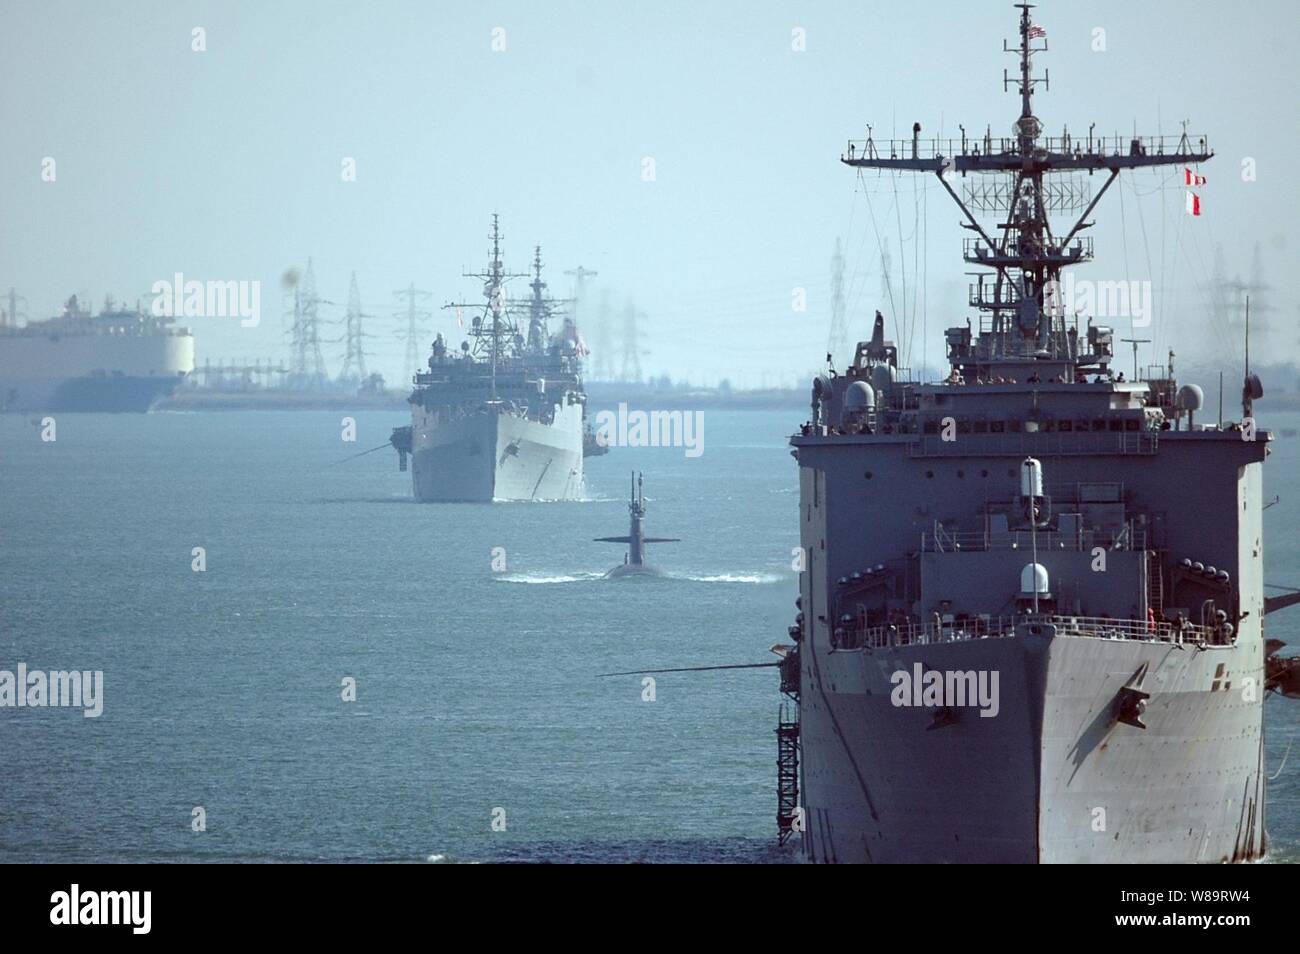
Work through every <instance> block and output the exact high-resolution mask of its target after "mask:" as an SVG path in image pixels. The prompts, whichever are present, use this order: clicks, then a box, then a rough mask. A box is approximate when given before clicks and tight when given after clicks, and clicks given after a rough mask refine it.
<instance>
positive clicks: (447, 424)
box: [391, 215, 586, 502]
mask: <svg viewBox="0 0 1300 954" xmlns="http://www.w3.org/2000/svg"><path fill="white" fill-rule="evenodd" d="M489 237H490V239H491V242H492V249H491V258H490V260H489V262H488V266H487V269H486V271H484V272H476V273H467V277H472V278H479V279H482V281H483V298H484V303H483V304H482V305H475V304H468V303H464V302H452V303H449V304H448V305H446V306H444V307H445V308H449V309H456V311H457V313H458V314H461V315H463V314H465V313H466V312H468V311H473V310H481V313H480V314H477V315H474V317H473V318H472V319H471V321H470V327H469V330H468V335H469V337H468V339H467V340H465V341H464V342H462V343H461V346H460V353H459V354H454V353H452V352H451V351H449V349H448V347H447V343H446V341H445V340H444V339H443V336H442V335H441V334H439V335H438V337H437V338H436V339H435V341H434V343H433V348H432V354H431V355H430V357H429V360H428V370H427V371H422V372H420V373H418V374H416V376H415V380H414V382H413V383H414V385H415V386H414V389H413V390H412V392H411V395H410V397H409V398H408V401H409V402H410V405H411V423H410V425H409V426H407V427H400V428H396V429H395V430H394V431H393V434H392V437H391V443H392V445H393V447H395V448H396V449H397V453H398V466H399V468H400V469H402V470H406V469H407V457H408V456H409V457H410V458H411V468H410V469H411V484H412V487H413V489H414V494H415V497H416V499H417V500H420V501H479V502H490V501H494V500H499V501H505V500H575V499H577V498H579V497H580V496H581V494H582V487H583V444H584V425H585V413H586V393H585V391H584V390H583V385H582V358H583V356H584V355H585V353H586V347H585V345H584V343H583V341H582V338H581V336H580V335H579V334H578V332H577V329H576V327H574V325H573V323H572V321H570V320H568V319H567V318H566V319H565V324H564V328H563V330H562V331H560V332H559V333H557V334H556V335H554V336H552V335H551V333H550V328H549V324H548V323H549V321H550V319H552V318H553V317H556V316H557V314H558V308H557V303H556V302H555V300H554V299H551V298H550V297H548V296H547V294H546V283H545V282H544V281H542V277H541V268H542V262H541V249H540V248H538V249H537V253H536V256H535V258H534V263H533V264H534V271H533V280H532V283H531V284H530V286H529V287H530V289H531V290H532V296H531V297H530V298H528V299H524V300H523V301H518V300H513V299H509V298H508V297H507V296H506V283H507V282H508V281H509V280H510V279H512V278H523V277H527V276H526V275H521V274H512V273H507V272H506V270H505V267H504V266H503V265H502V261H501V238H502V236H501V231H500V227H499V223H498V217H497V216H496V215H493V216H492V232H491V234H490V236H489ZM525 307H526V308H527V315H528V328H527V337H525V336H524V334H523V333H522V332H521V330H520V321H519V318H518V316H520V315H521V314H522V312H523V310H524V308H525Z"/></svg>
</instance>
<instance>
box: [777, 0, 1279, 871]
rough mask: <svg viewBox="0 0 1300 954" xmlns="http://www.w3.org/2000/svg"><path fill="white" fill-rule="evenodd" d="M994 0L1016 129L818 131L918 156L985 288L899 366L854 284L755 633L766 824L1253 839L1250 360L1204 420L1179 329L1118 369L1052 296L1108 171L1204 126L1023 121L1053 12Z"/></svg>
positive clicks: (825, 842)
mask: <svg viewBox="0 0 1300 954" xmlns="http://www.w3.org/2000/svg"><path fill="white" fill-rule="evenodd" d="M1017 6H1018V7H1019V9H1020V18H1019V38H1020V39H1019V43H1018V45H1016V46H1012V47H1009V48H1008V49H1009V51H1011V52H1014V53H1015V54H1016V55H1017V58H1018V71H1017V75H1016V76H1014V77H1012V78H1011V79H1010V82H1011V84H1012V85H1014V86H1015V87H1016V88H1017V89H1018V91H1019V95H1020V106H1021V110H1020V116H1019V117H1018V119H1017V121H1016V123H1015V127H1014V129H1015V134H1014V135H1013V136H1011V137H1010V138H1001V137H994V136H992V135H991V134H986V135H985V136H984V137H982V138H977V139H967V138H966V137H965V136H964V135H963V137H962V138H961V139H960V140H959V141H953V142H939V141H934V140H931V141H922V140H921V138H920V126H919V125H917V126H914V127H913V137H912V139H911V140H907V141H901V142H889V143H877V142H874V141H872V140H871V139H870V138H868V139H867V140H866V141H865V142H854V143H850V144H849V146H848V148H847V150H846V152H845V154H844V155H843V157H842V161H843V162H844V163H845V164H846V165H849V166H852V167H855V168H858V169H877V170H885V171H887V172H893V171H911V172H920V173H931V174H934V175H935V176H936V177H938V179H939V181H940V182H941V183H942V185H943V187H944V189H945V190H946V191H947V192H948V193H949V194H950V195H951V197H952V198H953V200H954V201H955V202H956V203H957V205H958V207H959V208H960V210H961V211H962V213H963V215H964V217H965V227H966V228H967V229H968V230H969V231H970V233H971V236H970V237H969V238H967V239H966V241H965V244H964V248H963V257H964V259H965V261H966V262H967V263H969V264H970V265H972V266H975V267H976V268H977V269H979V270H980V272H981V273H982V274H980V275H979V276H977V277H976V278H975V280H974V281H973V282H972V284H971V285H970V289H969V298H968V304H969V305H970V306H971V308H972V309H974V310H975V311H976V312H977V313H978V316H979V317H978V318H977V319H976V321H975V322H971V321H968V322H967V323H966V324H965V325H963V326H959V327H955V328H951V329H949V330H948V332H947V349H948V360H949V363H950V367H951V370H950V373H949V374H948V376H947V378H946V380H944V381H942V382H941V383H923V382H921V381H918V380H914V379H913V377H912V376H911V375H910V373H909V372H908V370H907V369H906V368H904V367H901V366H900V356H899V353H898V349H897V348H896V347H895V346H894V345H893V344H892V343H891V342H890V341H887V340H886V339H885V323H884V318H883V316H882V315H881V314H880V313H879V312H877V314H876V320H875V325H874V329H873V335H872V338H871V339H870V340H869V341H864V342H861V343H859V344H858V345H857V348H856V352H855V354H854V356H853V360H852V363H851V364H850V365H849V366H848V368H847V369H846V370H845V371H844V372H843V373H839V374H836V373H834V372H830V373H828V374H825V375H822V376H820V377H819V378H818V379H817V380H816V381H815V383H814V387H813V396H812V413H811V418H810V420H809V422H808V423H807V424H806V425H804V427H803V428H802V429H801V432H800V433H798V434H797V435H795V436H794V437H793V438H792V439H791V443H792V445H793V447H794V453H795V456H796V457H797V459H798V463H799V468H800V494H801V507H800V531H801V544H802V551H803V554H804V557H805V559H806V567H805V570H804V572H803V573H802V576H801V581H800V597H799V615H798V618H797V620H796V623H795V625H794V626H793V627H791V630H790V635H791V637H792V638H793V639H794V640H795V647H793V648H792V649H791V648H787V647H778V648H779V649H781V651H782V652H783V653H785V655H786V661H785V662H784V663H783V689H784V690H785V691H786V692H787V694H788V695H789V696H791V698H793V699H795V700H796V701H797V702H798V703H799V718H798V721H797V724H796V723H795V722H793V721H791V720H788V719H783V720H782V728H781V730H780V731H782V732H784V733H785V735H784V736H782V739H783V748H782V752H783V756H782V759H783V761H782V800H781V806H782V807H781V810H780V821H781V826H782V829H783V832H785V833H787V834H788V833H798V834H800V837H801V838H802V845H803V849H804V852H805V854H806V855H807V856H808V857H809V858H811V859H813V860H816V861H832V862H835V861H838V862H850V861H859V862H868V861H870V862H1115V861H1143V862H1197V861H1202V862H1219V861H1237V860H1247V859H1252V858H1258V857H1260V856H1261V855H1262V854H1263V853H1264V850H1265V833H1264V800H1265V799H1264V795H1265V791H1264V780H1265V771H1264V761H1263V752H1264V749H1263V704H1264V697H1265V694H1266V693H1265V689H1266V683H1265V668H1266V650H1265V639H1264V622H1265V613H1266V612H1267V610H1268V609H1269V608H1270V607H1269V606H1268V605H1266V602H1265V598H1264V593H1263V577H1262V569H1263V550H1262V518H1261V512H1262V505H1263V499H1262V498H1263V488H1262V464H1263V462H1264V460H1265V459H1266V457H1267V455H1268V452H1269V450H1268V445H1269V441H1270V435H1269V434H1268V433H1267V432H1266V431H1263V430H1260V429H1257V428H1256V427H1255V425H1254V421H1253V414H1252V402H1253V401H1254V400H1255V399H1257V398H1258V397H1260V395H1261V394H1262V388H1261V387H1260V384H1259V381H1258V379H1257V378H1256V377H1254V376H1252V375H1250V374H1249V371H1248V372H1247V377H1246V380H1245V382H1244V386H1243V394H1242V420H1240V421H1235V422H1231V423H1228V424H1220V423H1216V422H1214V421H1213V420H1207V419H1206V417H1207V416H1206V415H1203V414H1202V413H1200V412H1201V406H1202V403H1203V399H1202V395H1201V392H1200V389H1199V388H1197V387H1195V386H1194V385H1186V386H1182V387H1179V386H1178V384H1177V383H1176V382H1175V380H1174V375H1173V366H1172V365H1173V357H1172V355H1171V356H1170V357H1169V360H1168V362H1167V364H1166V365H1165V366H1163V367H1162V368H1159V369H1153V370H1152V371H1151V372H1149V373H1147V374H1145V375H1143V376H1142V377H1141V379H1140V380H1126V379H1125V377H1124V374H1123V373H1122V371H1120V370H1119V369H1117V368H1115V367H1112V359H1113V358H1114V347H1115V337H1114V331H1113V330H1112V328H1110V327H1108V326H1105V325H1102V324H1097V323H1093V322H1092V321H1091V320H1089V318H1088V316H1087V315H1076V314H1070V313H1068V310H1067V309H1064V308H1062V307H1060V305H1061V302H1060V298H1059V291H1058V288H1059V285H1058V284H1057V283H1058V282H1059V281H1060V278H1061V274H1062V270H1063V269H1066V268H1068V267H1070V266H1074V265H1079V264H1082V263H1085V262H1087V261H1089V260H1090V259H1091V258H1092V242H1091V239H1090V238H1088V237H1087V236H1086V235H1085V234H1084V233H1085V231H1086V230H1087V229H1088V227H1089V226H1090V225H1091V224H1092V223H1091V222H1090V221H1088V216H1089V215H1091V214H1092V213H1093V211H1094V210H1095V209H1096V207H1097V205H1098V202H1099V201H1100V200H1101V198H1102V196H1103V195H1104V194H1105V192H1106V190H1107V188H1108V187H1109V186H1110V185H1111V184H1112V183H1113V182H1114V181H1115V180H1116V178H1117V177H1118V176H1119V175H1120V173H1121V172H1122V171H1124V170H1130V169H1138V168H1145V167H1152V166H1187V167H1189V168H1190V167H1194V166H1195V165H1196V164H1198V163H1202V162H1205V161H1207V160H1208V159H1210V158H1211V156H1212V155H1213V153H1212V152H1211V150H1210V149H1209V148H1208V146H1207V144H1206V141H1205V139H1204V138H1192V137H1189V136H1188V135H1187V133H1186V132H1184V133H1183V135H1182V136H1181V137H1180V138H1174V139H1169V140H1163V139H1150V138H1147V139H1143V138H1137V137H1134V138H1132V139H1130V140H1127V141H1123V142H1120V141H1113V140H1110V139H1102V138H1096V137H1093V136H1092V135H1091V134H1089V135H1088V136H1087V137H1082V138H1074V137H1072V136H1070V134H1069V133H1068V132H1064V133H1063V134H1062V135H1061V136H1060V137H1047V136H1044V135H1043V127H1042V124H1041V122H1040V121H1039V119H1038V118H1037V117H1036V116H1035V115H1034V112H1033V109H1032V103H1033V94H1034V92H1035V87H1036V85H1037V84H1038V83H1039V82H1040V81H1039V80H1038V79H1036V78H1035V77H1033V76H1032V72H1031V71H1032V64H1033V56H1034V54H1035V53H1038V52H1041V51H1043V50H1045V49H1046V42H1045V33H1044V31H1043V30H1042V28H1040V27H1038V26H1037V25H1036V24H1034V23H1033V21H1032V19H1031V17H1030V11H1031V9H1032V6H1031V5H1029V4H1017ZM1097 174H1102V175H1104V176H1105V178H1104V179H1103V180H1102V182H1101V186H1100V188H1098V189H1097V191H1096V193H1095V195H1091V197H1089V194H1088V180H1089V179H1090V178H1091V177H1094V176H1096V175H1097ZM956 183H963V185H962V192H961V193H960V194H959V192H958V189H957V187H956ZM977 212H992V213H996V215H997V223H996V225H991V226H986V225H984V224H982V222H981V220H980V218H979V217H977V214H976V213H977ZM1062 212H1065V213H1066V214H1067V215H1068V219H1067V221H1065V222H1064V223H1063V224H1061V225H1057V224H1053V222H1052V218H1053V217H1054V216H1055V217H1059V216H1060V213H1062ZM791 738H797V739H798V745H797V747H796V746H794V745H792V744H791V743H790V741H789V740H790V739H791ZM787 750H789V751H787ZM796 755H798V756H801V759H800V760H799V762H800V764H799V769H800V771H799V772H798V773H795V772H794V770H793V768H792V766H793V765H794V759H795V757H796ZM799 782H801V783H802V784H798V783H799Z"/></svg>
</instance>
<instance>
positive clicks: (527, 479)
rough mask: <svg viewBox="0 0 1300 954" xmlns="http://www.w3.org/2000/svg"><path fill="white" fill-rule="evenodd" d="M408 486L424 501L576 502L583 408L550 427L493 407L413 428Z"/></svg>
mask: <svg viewBox="0 0 1300 954" xmlns="http://www.w3.org/2000/svg"><path fill="white" fill-rule="evenodd" d="M412 445H413V446H412V455H411V483H412V488H413V491H414V494H415V498H416V500H419V501H422V502H439V501H448V502H450V501H466V502H481V503H488V502H492V501H510V500H577V499H578V498H579V497H580V496H581V494H582V475H583V470H582V410H581V406H580V405H571V406H568V407H565V408H561V409H559V410H558V411H557V413H556V415H555V419H554V421H553V422H552V423H550V424H543V423H541V422H540V421H535V420H529V419H526V418H522V417H516V416H513V415H509V414H498V413H494V412H492V411H490V410H484V411H482V412H479V413H470V414H467V415H466V416H464V417H461V418H459V419H456V420H453V421H449V422H446V423H438V424H425V425H419V424H417V425H416V426H415V427H413V429H412Z"/></svg>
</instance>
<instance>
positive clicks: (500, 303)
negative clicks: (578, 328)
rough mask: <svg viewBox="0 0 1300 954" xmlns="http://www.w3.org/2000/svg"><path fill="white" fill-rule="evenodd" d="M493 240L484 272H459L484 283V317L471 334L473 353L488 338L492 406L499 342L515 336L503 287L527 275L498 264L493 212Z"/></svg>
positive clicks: (450, 305)
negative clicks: (489, 322) (473, 343)
mask: <svg viewBox="0 0 1300 954" xmlns="http://www.w3.org/2000/svg"><path fill="white" fill-rule="evenodd" d="M488 238H490V239H491V240H492V257H491V259H490V260H489V261H488V267H487V271H485V272H462V273H461V274H462V275H463V276H464V277H466V278H478V279H482V281H483V297H484V298H485V299H486V300H487V304H486V305H484V306H483V309H484V314H483V317H482V318H479V319H475V321H474V324H473V326H472V328H471V329H470V335H471V336H472V337H473V338H474V339H475V353H477V354H480V355H481V353H482V350H483V339H484V338H486V339H488V342H489V343H488V345H487V351H488V355H489V360H490V361H491V372H492V373H491V400H492V401H493V402H494V403H495V402H496V399H497V365H498V363H499V362H500V359H501V353H502V347H501V339H502V338H503V337H504V336H507V335H508V336H510V337H513V336H514V334H515V333H516V329H515V326H514V323H513V322H511V321H510V319H509V316H508V315H507V314H506V294H505V285H506V282H507V281H509V280H510V279H511V278H525V277H527V276H526V275H524V274H522V273H518V272H507V271H506V270H505V267H504V266H503V265H502V263H501V239H502V235H501V228H500V216H499V215H498V214H497V213H495V212H493V213H492V232H491V234H490V235H489V236H488ZM442 307H443V308H444V309H447V308H471V307H474V306H473V305H470V304H468V303H466V302H448V303H447V304H445V305H443V306H442ZM489 315H490V316H491V325H490V327H491V329H492V330H491V331H490V332H488V331H484V330H483V326H484V323H485V321H484V319H486V318H487V317H488V316H489Z"/></svg>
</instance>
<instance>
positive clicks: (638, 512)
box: [595, 471, 680, 573]
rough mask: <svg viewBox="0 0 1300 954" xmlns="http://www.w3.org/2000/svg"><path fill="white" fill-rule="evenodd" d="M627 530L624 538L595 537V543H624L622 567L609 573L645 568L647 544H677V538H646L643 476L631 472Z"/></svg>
mask: <svg viewBox="0 0 1300 954" xmlns="http://www.w3.org/2000/svg"><path fill="white" fill-rule="evenodd" d="M627 511H628V529H627V536H625V537H596V538H595V542H597V543H626V544H627V554H626V555H625V556H624V558H623V566H622V567H616V568H615V569H614V570H612V571H610V572H611V573H614V572H617V571H618V570H623V569H628V568H632V567H645V568H646V569H651V568H650V567H646V564H645V545H646V544H647V543H679V542H680V540H679V538H677V537H647V536H646V535H645V531H644V529H643V523H644V521H645V475H644V474H641V473H638V472H636V471H633V472H632V496H631V499H630V500H629V501H628V505H627Z"/></svg>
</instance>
